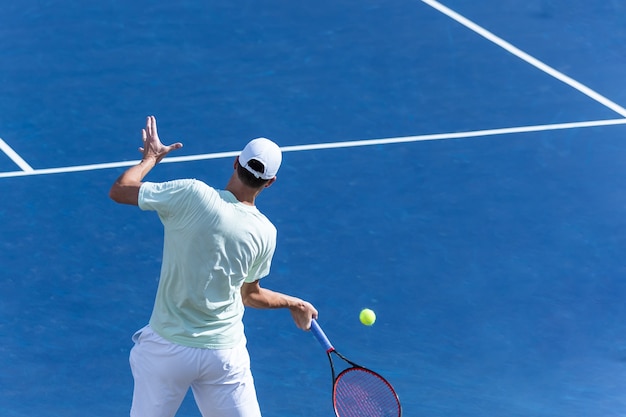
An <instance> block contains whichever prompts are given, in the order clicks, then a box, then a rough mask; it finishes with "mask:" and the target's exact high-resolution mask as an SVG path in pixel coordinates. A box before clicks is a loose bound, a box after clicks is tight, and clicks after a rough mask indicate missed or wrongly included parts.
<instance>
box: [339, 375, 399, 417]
mask: <svg viewBox="0 0 626 417" xmlns="http://www.w3.org/2000/svg"><path fill="white" fill-rule="evenodd" d="M333 405H334V407H335V414H336V415H337V417H401V416H402V407H401V405H400V399H399V398H398V395H397V394H396V391H395V390H394V389H393V387H392V386H391V384H390V383H389V382H388V381H387V380H386V379H385V378H383V377H382V376H380V375H379V374H377V373H376V372H374V371H372V370H369V369H367V368H363V367H360V366H356V367H352V368H348V369H345V370H344V371H342V372H341V373H340V374H339V375H338V376H337V378H336V379H335V382H334V384H333Z"/></svg>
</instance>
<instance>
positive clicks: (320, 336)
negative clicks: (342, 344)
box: [311, 319, 335, 353]
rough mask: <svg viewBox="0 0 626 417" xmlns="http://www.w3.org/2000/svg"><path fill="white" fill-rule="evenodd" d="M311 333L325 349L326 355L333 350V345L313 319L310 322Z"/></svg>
mask: <svg viewBox="0 0 626 417" xmlns="http://www.w3.org/2000/svg"><path fill="white" fill-rule="evenodd" d="M311 333H313V336H315V338H316V339H317V341H318V342H320V345H322V347H323V348H324V349H326V353H328V352H332V351H333V350H335V348H334V347H333V345H332V344H331V343H330V340H328V337H327V336H326V334H325V333H324V331H323V330H322V328H321V327H320V325H319V324H317V320H315V319H313V320H312V321H311Z"/></svg>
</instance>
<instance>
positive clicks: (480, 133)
mask: <svg viewBox="0 0 626 417" xmlns="http://www.w3.org/2000/svg"><path fill="white" fill-rule="evenodd" d="M616 125H626V118H624V119H609V120H595V121H587V122H572V123H556V124H549V125H535V126H519V127H507V128H501V129H487V130H474V131H467V132H453V133H436V134H430V135H419V136H402V137H396V138H384V139H366V140H354V141H345V142H328V143H314V144H308V145H293V146H283V147H281V149H282V151H283V152H302V151H312V150H320V149H337V148H350V147H362V146H373V145H390V144H395V143H409V142H421V141H430V140H447V139H468V138H480V137H487V136H498V135H511V134H520V133H532V132H543V131H551V130H566V129H581V128H590V127H600V126H616ZM237 155H239V151H231V152H218V153H208V154H199V155H186V156H174V157H169V158H165V159H163V161H161V163H162V164H164V163H179V162H190V161H200V160H207V159H220V158H233V157H235V156H237ZM138 162H139V161H138V160H133V161H120V162H109V163H103V164H90V165H74V166H67V167H59V168H45V169H32V168H31V170H30V171H13V172H0V178H11V177H24V176H32V175H49V174H63V173H71V172H84V171H96V170H103V169H113V168H121V167H128V166H132V165H135V164H137V163H138Z"/></svg>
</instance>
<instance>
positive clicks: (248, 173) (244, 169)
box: [237, 138, 283, 188]
mask: <svg viewBox="0 0 626 417" xmlns="http://www.w3.org/2000/svg"><path fill="white" fill-rule="evenodd" d="M282 159H283V156H282V153H281V151H280V148H279V147H278V145H276V144H275V143H274V142H272V141H271V140H269V139H266V138H257V139H253V140H251V141H250V142H248V144H247V145H246V147H245V148H243V150H242V151H241V154H239V158H238V161H239V168H238V170H237V173H238V175H239V178H240V179H241V180H242V181H243V182H244V183H245V184H246V185H248V186H250V187H253V188H259V187H261V186H264V185H265V184H267V183H268V182H269V181H271V180H273V179H274V178H275V177H276V174H277V173H278V169H279V168H280V163H281V162H282Z"/></svg>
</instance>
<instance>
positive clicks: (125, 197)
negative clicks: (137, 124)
mask: <svg viewBox="0 0 626 417" xmlns="http://www.w3.org/2000/svg"><path fill="white" fill-rule="evenodd" d="M141 136H142V139H143V147H141V148H139V150H140V151H141V152H142V154H143V157H142V158H141V162H139V163H138V164H137V165H135V166H133V167H130V168H128V169H127V170H126V171H125V172H124V173H123V174H122V175H120V177H119V178H118V179H117V180H116V181H115V182H114V183H113V185H112V186H111V190H110V191H109V197H111V199H112V200H113V201H116V202H118V203H121V204H132V205H135V206H136V205H137V204H138V201H139V188H140V187H141V184H142V182H141V181H142V180H143V179H144V177H145V176H146V175H148V173H149V172H150V170H152V168H154V167H155V166H156V165H157V164H158V163H159V162H161V160H162V159H163V158H165V155H167V154H168V153H170V152H171V151H173V150H175V149H180V148H182V146H183V144H182V143H174V144H172V145H169V146H165V145H163V144H162V143H161V140H160V139H159V135H158V133H157V125H156V119H155V117H154V116H148V118H147V120H146V127H145V128H144V129H143V130H142V132H141Z"/></svg>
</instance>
